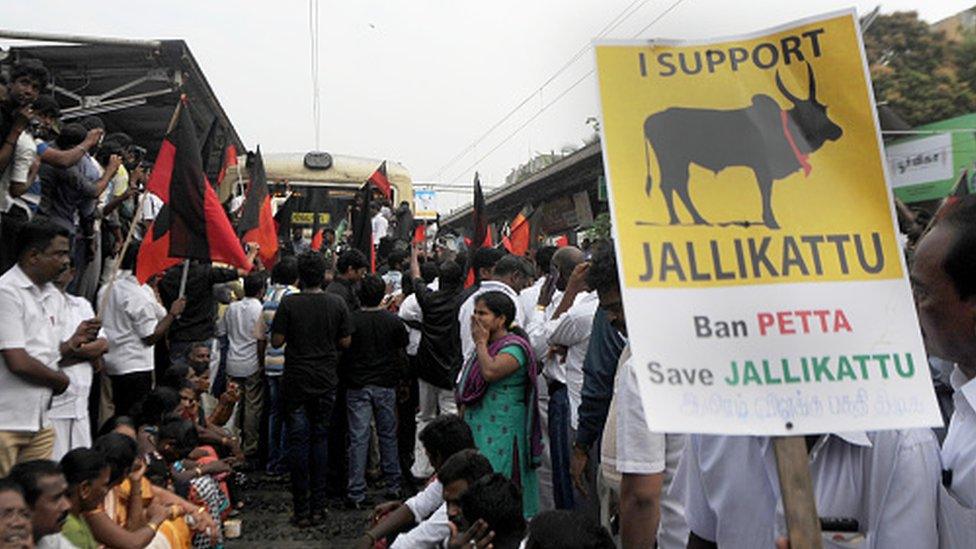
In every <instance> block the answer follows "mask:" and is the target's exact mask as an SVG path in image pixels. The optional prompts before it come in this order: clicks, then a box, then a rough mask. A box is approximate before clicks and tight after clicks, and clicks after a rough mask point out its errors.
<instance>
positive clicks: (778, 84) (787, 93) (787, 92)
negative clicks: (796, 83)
mask: <svg viewBox="0 0 976 549" xmlns="http://www.w3.org/2000/svg"><path fill="white" fill-rule="evenodd" d="M776 87H777V88H779V93H781V94H783V97H786V98H787V99H789V100H790V102H791V103H793V104H794V105H795V104H797V103H799V102H800V100H799V99H798V98H797V97H796V96H795V95H793V94H792V93H790V90H788V89H786V86H785V85H784V84H783V80H782V79H781V78H780V77H779V70H777V71H776Z"/></svg>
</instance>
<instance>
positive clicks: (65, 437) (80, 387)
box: [47, 265, 108, 460]
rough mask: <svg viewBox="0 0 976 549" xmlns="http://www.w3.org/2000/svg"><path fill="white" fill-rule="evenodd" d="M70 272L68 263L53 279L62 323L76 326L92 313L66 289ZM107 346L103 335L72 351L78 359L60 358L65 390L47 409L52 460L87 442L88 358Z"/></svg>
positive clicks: (95, 358)
mask: <svg viewBox="0 0 976 549" xmlns="http://www.w3.org/2000/svg"><path fill="white" fill-rule="evenodd" d="M74 276H75V268H74V266H73V265H72V266H71V267H68V268H67V269H65V270H64V272H62V273H61V274H60V275H58V278H57V279H55V281H54V285H55V286H57V288H58V289H59V290H61V295H62V296H64V304H65V309H64V316H65V326H77V325H78V324H80V323H81V322H83V321H85V320H86V319H89V318H94V317H95V311H93V310H92V306H91V303H90V302H89V301H88V300H87V299H85V298H83V297H78V296H75V295H71V294H69V293H68V291H67V290H68V284H69V283H70V282H71V280H72V279H73V278H74ZM102 333H104V331H103V332H102ZM65 335H66V336H67V335H70V334H65ZM107 350H108V341H107V340H106V339H105V337H100V338H98V339H96V340H94V341H92V342H90V343H86V344H84V345H82V346H81V348H80V349H79V350H78V351H77V353H76V355H78V356H79V358H78V359H77V360H78V362H75V363H74V364H70V363H69V362H67V361H62V366H64V367H62V371H63V372H64V373H65V374H66V375H67V376H68V379H69V380H71V381H70V383H69V384H68V389H67V390H66V391H65V392H63V393H61V394H60V395H57V396H55V397H54V398H53V399H52V400H51V407H50V409H49V410H48V412H47V415H48V417H49V418H50V419H51V427H53V428H54V449H53V450H52V452H51V458H52V459H54V460H59V459H61V458H62V457H64V455H65V454H67V453H68V451H69V450H74V449H75V448H87V447H89V446H91V425H90V424H89V421H88V394H89V392H91V388H92V377H93V375H94V367H93V366H92V362H93V361H99V360H101V358H102V356H103V355H104V354H105V352H106V351H107ZM82 355H84V356H85V357H87V358H88V359H89V360H84V361H82V359H81V358H80V357H81V356H82Z"/></svg>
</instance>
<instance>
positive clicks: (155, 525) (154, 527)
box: [146, 521, 159, 533]
mask: <svg viewBox="0 0 976 549" xmlns="http://www.w3.org/2000/svg"><path fill="white" fill-rule="evenodd" d="M146 526H148V527H150V528H152V531H153V532H154V533H155V532H158V531H159V524H155V523H153V522H152V521H149V522H147V523H146Z"/></svg>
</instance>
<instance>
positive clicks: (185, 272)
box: [177, 259, 190, 299]
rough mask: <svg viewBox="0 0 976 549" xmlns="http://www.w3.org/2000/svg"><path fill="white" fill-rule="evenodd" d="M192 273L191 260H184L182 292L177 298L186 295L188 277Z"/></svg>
mask: <svg viewBox="0 0 976 549" xmlns="http://www.w3.org/2000/svg"><path fill="white" fill-rule="evenodd" d="M189 274H190V260H189V259H184V260H183V274H182V275H180V293H179V295H178V296H177V299H179V298H181V297H183V296H185V295H186V277H187V276H188V275H189Z"/></svg>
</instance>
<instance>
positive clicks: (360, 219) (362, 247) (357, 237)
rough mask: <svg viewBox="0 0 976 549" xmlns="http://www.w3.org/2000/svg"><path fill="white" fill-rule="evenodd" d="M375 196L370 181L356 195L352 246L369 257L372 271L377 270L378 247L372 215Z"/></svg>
mask: <svg viewBox="0 0 976 549" xmlns="http://www.w3.org/2000/svg"><path fill="white" fill-rule="evenodd" d="M372 198H373V187H372V185H371V184H370V182H369V181H367V182H366V184H365V185H363V188H362V189H360V190H359V193H358V194H357V195H356V202H355V205H354V206H353V212H352V247H353V248H356V249H357V250H359V251H361V252H363V254H364V255H365V256H366V258H367V259H369V264H370V272H376V249H375V248H374V247H373V218H372V216H371V215H370V203H371V202H372Z"/></svg>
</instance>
